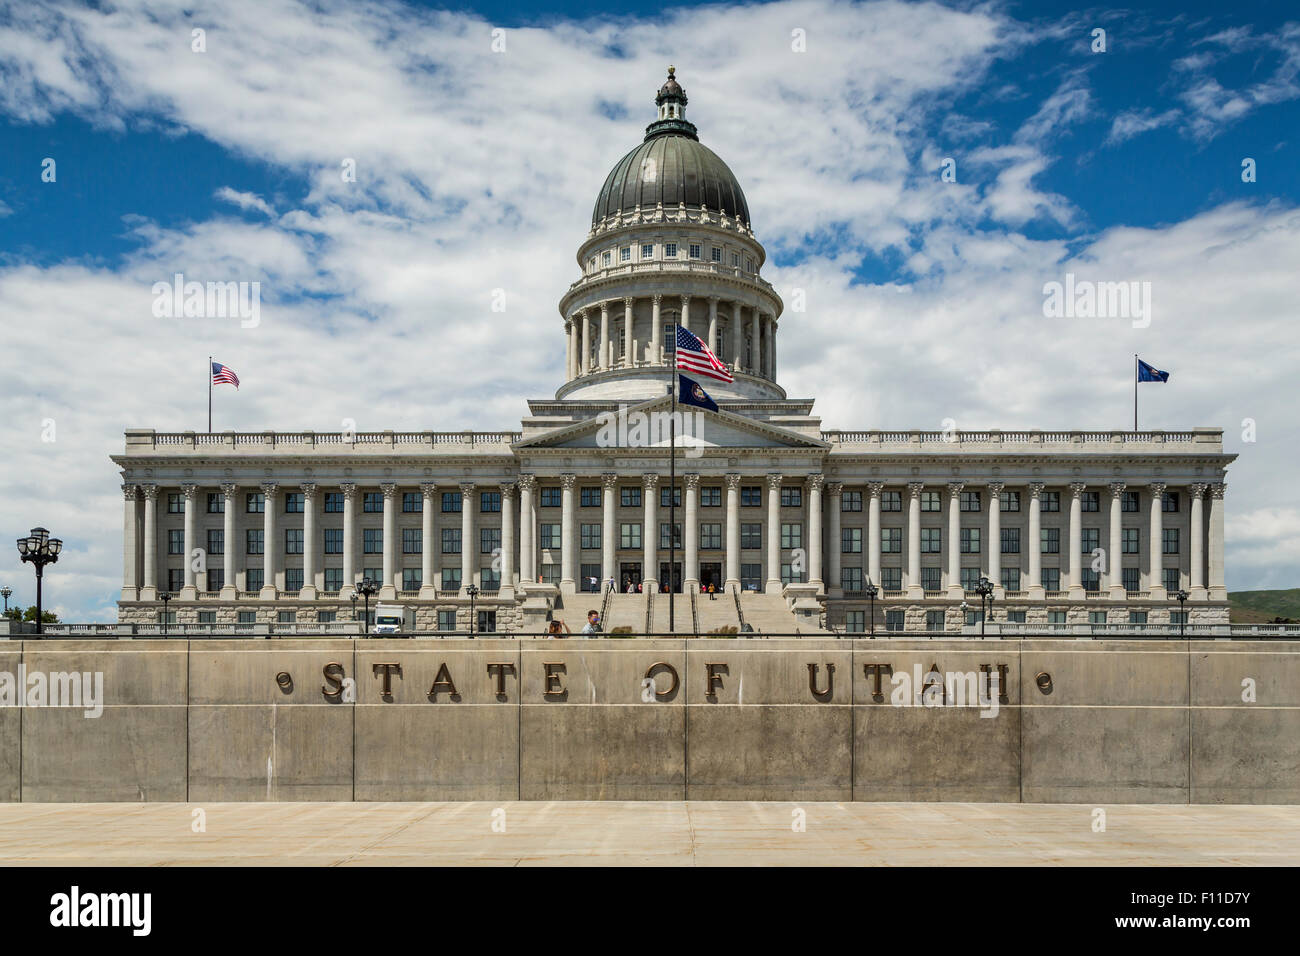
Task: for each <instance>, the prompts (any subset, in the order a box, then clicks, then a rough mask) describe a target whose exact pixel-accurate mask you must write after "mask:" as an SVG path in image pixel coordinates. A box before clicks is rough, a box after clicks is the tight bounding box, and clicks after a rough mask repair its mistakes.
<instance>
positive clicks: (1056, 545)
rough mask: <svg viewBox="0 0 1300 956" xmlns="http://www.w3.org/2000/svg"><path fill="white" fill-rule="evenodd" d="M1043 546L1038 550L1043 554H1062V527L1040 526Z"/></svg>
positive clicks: (1039, 532) (1039, 531)
mask: <svg viewBox="0 0 1300 956" xmlns="http://www.w3.org/2000/svg"><path fill="white" fill-rule="evenodd" d="M1038 534H1039V538H1040V540H1041V543H1042V547H1040V548H1039V549H1038V550H1039V551H1040V552H1041V553H1042V554H1060V553H1061V529H1060V528H1040V529H1039V530H1038Z"/></svg>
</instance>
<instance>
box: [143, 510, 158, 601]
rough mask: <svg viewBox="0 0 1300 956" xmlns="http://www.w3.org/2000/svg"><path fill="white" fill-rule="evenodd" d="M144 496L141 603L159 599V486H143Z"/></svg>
mask: <svg viewBox="0 0 1300 956" xmlns="http://www.w3.org/2000/svg"><path fill="white" fill-rule="evenodd" d="M140 491H141V492H142V493H143V494H144V584H143V586H142V587H141V589H140V600H141V601H156V600H157V599H158V486H157V485H141V486H140Z"/></svg>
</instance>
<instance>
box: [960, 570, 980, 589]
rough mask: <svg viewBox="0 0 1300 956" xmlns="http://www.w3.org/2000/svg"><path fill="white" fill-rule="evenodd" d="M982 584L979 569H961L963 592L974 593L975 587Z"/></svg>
mask: <svg viewBox="0 0 1300 956" xmlns="http://www.w3.org/2000/svg"><path fill="white" fill-rule="evenodd" d="M979 583H980V569H979V568H962V569H961V589H962V590H963V591H974V590H975V585H977V584H979Z"/></svg>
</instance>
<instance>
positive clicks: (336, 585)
mask: <svg viewBox="0 0 1300 956" xmlns="http://www.w3.org/2000/svg"><path fill="white" fill-rule="evenodd" d="M325 590H326V591H341V590H343V569H342V568H326V569H325Z"/></svg>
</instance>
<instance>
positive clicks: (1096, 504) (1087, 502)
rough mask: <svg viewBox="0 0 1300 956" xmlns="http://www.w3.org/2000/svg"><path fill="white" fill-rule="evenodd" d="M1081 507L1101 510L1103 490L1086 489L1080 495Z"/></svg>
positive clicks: (1086, 509)
mask: <svg viewBox="0 0 1300 956" xmlns="http://www.w3.org/2000/svg"><path fill="white" fill-rule="evenodd" d="M1079 509H1080V510H1081V511H1100V510H1101V492H1100V491H1085V492H1084V493H1083V494H1082V495H1080V496H1079Z"/></svg>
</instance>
